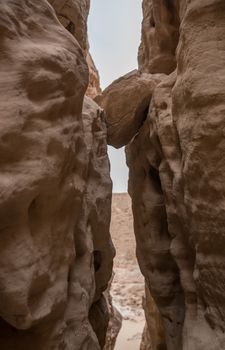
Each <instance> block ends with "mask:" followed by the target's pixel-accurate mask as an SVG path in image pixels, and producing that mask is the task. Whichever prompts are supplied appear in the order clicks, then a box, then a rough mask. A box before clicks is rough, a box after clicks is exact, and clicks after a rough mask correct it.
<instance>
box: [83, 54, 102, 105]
mask: <svg viewBox="0 0 225 350" xmlns="http://www.w3.org/2000/svg"><path fill="white" fill-rule="evenodd" d="M86 59H87V64H88V67H89V85H88V89H87V91H86V95H87V96H88V97H91V98H93V99H94V98H95V97H96V96H98V95H100V94H101V88H100V77H99V73H98V70H97V68H96V66H95V63H94V61H93V58H92V57H91V54H90V52H88V54H87V57H86Z"/></svg>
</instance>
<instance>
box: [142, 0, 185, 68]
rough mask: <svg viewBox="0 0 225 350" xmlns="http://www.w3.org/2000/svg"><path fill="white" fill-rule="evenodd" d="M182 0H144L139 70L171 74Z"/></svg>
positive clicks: (177, 38)
mask: <svg viewBox="0 0 225 350" xmlns="http://www.w3.org/2000/svg"><path fill="white" fill-rule="evenodd" d="M179 2H180V1H179V0H143V2H142V7H143V22H142V38H141V45H140V48H139V52H138V63H139V70H140V71H141V72H145V73H165V74H169V73H171V72H172V71H173V70H174V69H175V68H176V58H175V51H176V47H177V44H178V40H179V23H180V18H179Z"/></svg>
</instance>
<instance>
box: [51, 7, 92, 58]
mask: <svg viewBox="0 0 225 350" xmlns="http://www.w3.org/2000/svg"><path fill="white" fill-rule="evenodd" d="M48 1H49V2H50V4H51V5H52V7H53V8H54V9H55V11H56V14H57V17H58V19H59V21H60V22H61V24H62V25H63V26H64V27H65V28H66V29H67V30H68V31H69V32H70V33H71V34H72V35H73V36H74V37H75V38H76V40H77V41H78V43H79V44H80V46H81V48H82V49H83V50H84V52H87V50H88V41H87V17H88V13H89V8H90V0H48Z"/></svg>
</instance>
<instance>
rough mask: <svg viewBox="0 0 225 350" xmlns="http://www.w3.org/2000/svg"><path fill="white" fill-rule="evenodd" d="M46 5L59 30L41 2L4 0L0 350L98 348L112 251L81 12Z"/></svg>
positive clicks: (72, 5) (101, 129)
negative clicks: (104, 294) (88, 94)
mask: <svg viewBox="0 0 225 350" xmlns="http://www.w3.org/2000/svg"><path fill="white" fill-rule="evenodd" d="M50 3H51V4H52V5H53V6H54V8H55V10H56V13H57V15H58V18H59V20H60V21H61V23H62V24H63V25H64V26H65V27H66V29H67V30H66V29H65V28H64V27H63V26H62V25H61V24H60V22H59V20H58V19H57V17H56V14H55V11H54V9H53V8H52V6H51V5H50V4H49V3H48V2H47V1H45V0H39V1H35V2H34V1H31V0H28V1H27V0H9V1H7V2H6V1H4V0H0V7H1V13H0V46H1V54H0V70H1V82H0V89H1V94H0V100H1V103H0V138H1V143H0V154H1V167H0V176H1V179H2V180H1V183H0V188H1V190H0V217H1V220H0V231H1V240H0V252H1V254H0V348H1V349H4V350H6V349H7V350H24V349H27V350H29V349H33V350H50V349H52V350H53V349H54V350H61V349H65V350H70V349H71V350H76V349H77V350H80V349H90V350H94V349H96V350H97V349H98V350H99V349H101V348H102V347H103V345H104V342H105V335H106V330H107V323H108V318H109V316H108V308H107V304H106V302H105V299H104V296H103V291H104V290H105V289H106V288H107V285H108V281H109V280H110V278H111V272H112V260H113V256H114V248H113V245H112V242H111V238H110V234H109V224H110V215H111V214H110V211H111V192H112V184H111V180H110V176H109V161H108V156H107V145H106V126H105V121H104V113H103V111H102V110H101V109H100V108H99V107H98V106H97V105H96V104H95V103H94V102H93V101H92V100H91V99H89V98H87V97H85V100H84V94H85V91H86V89H87V86H88V66H87V62H86V59H85V57H86V51H85V50H86V47H87V46H86V45H87V44H86V43H87V36H86V19H87V13H88V7H89V3H88V2H84V1H75V0H74V1H67V2H65V1H64V2H63V1H50ZM68 21H69V22H68ZM73 30H74V33H73ZM69 32H70V33H69ZM71 33H72V34H74V36H75V38H74V37H73V36H72V35H71ZM76 39H77V40H76Z"/></svg>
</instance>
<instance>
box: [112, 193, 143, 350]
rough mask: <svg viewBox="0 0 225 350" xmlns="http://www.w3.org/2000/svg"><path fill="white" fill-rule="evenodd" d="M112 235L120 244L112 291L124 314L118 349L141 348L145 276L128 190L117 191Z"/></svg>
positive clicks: (117, 343) (116, 243)
mask: <svg viewBox="0 0 225 350" xmlns="http://www.w3.org/2000/svg"><path fill="white" fill-rule="evenodd" d="M111 235H112V239H113V243H114V245H115V248H116V257H115V260H114V272H115V276H114V279H113V283H112V288H111V294H112V297H113V303H114V305H115V306H116V307H117V308H118V310H119V311H120V313H121V314H122V316H123V324H122V328H121V331H120V333H119V335H118V338H117V342H116V347H115V350H139V348H140V343H141V336H142V331H143V328H144V324H145V318H144V311H143V308H142V298H143V296H144V278H143V276H142V274H141V272H140V270H139V267H138V263H137V259H136V253H135V246H136V243H135V236H134V230H133V215H132V210H131V200H130V197H129V195H128V194H127V193H120V194H113V200H112V220H111Z"/></svg>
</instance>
